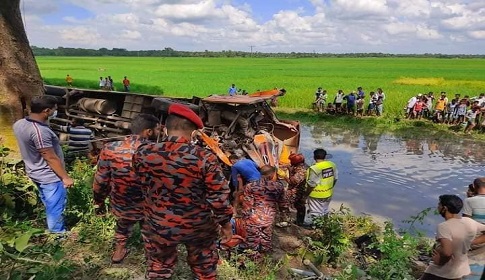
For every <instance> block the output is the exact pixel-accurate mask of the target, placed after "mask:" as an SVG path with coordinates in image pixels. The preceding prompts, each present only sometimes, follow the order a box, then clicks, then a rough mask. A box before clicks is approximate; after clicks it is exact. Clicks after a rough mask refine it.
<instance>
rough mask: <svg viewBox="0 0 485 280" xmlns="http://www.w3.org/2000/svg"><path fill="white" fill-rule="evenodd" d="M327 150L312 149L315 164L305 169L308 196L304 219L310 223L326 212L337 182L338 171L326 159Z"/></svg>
mask: <svg viewBox="0 0 485 280" xmlns="http://www.w3.org/2000/svg"><path fill="white" fill-rule="evenodd" d="M326 157H327V151H325V150H324V149H316V150H315V151H313V159H314V160H315V164H314V165H312V166H310V168H308V170H307V176H306V184H307V189H306V194H305V195H306V196H308V200H307V202H308V209H307V213H308V215H307V217H306V219H307V220H308V219H311V223H313V221H314V220H315V219H316V218H318V217H322V216H324V215H326V214H327V213H328V207H329V205H330V201H331V200H332V195H333V188H334V187H335V184H336V183H337V179H338V171H337V166H336V165H335V163H333V162H331V161H329V160H326Z"/></svg>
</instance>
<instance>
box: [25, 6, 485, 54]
mask: <svg viewBox="0 0 485 280" xmlns="http://www.w3.org/2000/svg"><path fill="white" fill-rule="evenodd" d="M24 1H25V6H26V8H25V14H24V17H25V19H26V27H27V28H26V29H27V34H28V36H29V40H30V42H31V44H32V45H37V46H47V47H57V46H66V47H68V46H69V47H76V46H79V47H93V48H101V47H108V48H112V47H116V48H128V49H159V48H161V47H172V48H174V49H176V50H177V49H178V50H204V49H208V50H223V49H226V50H229V49H230V50H247V46H249V45H252V46H256V49H257V51H261V52H265V51H281V52H292V51H296V52H299V51H301V52H305V51H308V52H311V51H314V50H315V51H317V52H375V51H380V52H392V53H400V52H405V53H409V52H411V53H414V52H418V53H419V52H422V51H424V50H426V52H445V53H446V52H447V53H477V52H481V53H483V52H484V51H485V48H483V47H482V48H480V47H477V46H478V45H480V44H483V40H484V37H485V35H484V33H485V31H483V30H485V1H483V0H467V1H466V2H464V1H463V0H407V1H402V0H333V1H329V0H310V1H309V2H310V5H311V7H312V8H310V9H307V8H305V10H303V8H301V7H300V6H299V5H301V3H300V4H299V1H285V5H284V6H283V5H282V4H281V3H279V1H270V2H271V3H270V2H266V3H265V5H275V6H276V7H274V9H272V10H273V11H274V13H273V14H264V11H260V10H258V11H255V7H256V6H253V5H252V4H251V3H252V2H254V1H260V0H246V2H245V3H244V4H241V5H240V6H236V5H234V4H232V3H233V1H230V0H202V1H201V0H83V1H78V0H48V1H34V0H24ZM66 3H69V5H74V6H79V7H82V8H83V9H85V10H84V11H86V10H87V11H88V14H87V15H86V12H83V14H82V15H80V14H76V13H75V12H73V11H72V10H73V9H71V7H72V6H70V7H69V9H68V10H69V11H70V13H69V14H66V15H65V16H63V17H62V16H59V13H60V11H64V10H66V7H65V5H66ZM288 3H290V4H288ZM291 3H294V4H291ZM27 4H28V6H27ZM63 5H64V6H63ZM278 5H281V6H278ZM289 5H290V6H289ZM291 5H294V7H292V8H291ZM56 13H57V14H56ZM53 16H57V17H58V19H57V20H51V17H53ZM140 39H143V40H140ZM427 42H430V43H429V44H428V43H427ZM451 42H453V43H451ZM433 48H434V49H433ZM430 49H431V51H430Z"/></svg>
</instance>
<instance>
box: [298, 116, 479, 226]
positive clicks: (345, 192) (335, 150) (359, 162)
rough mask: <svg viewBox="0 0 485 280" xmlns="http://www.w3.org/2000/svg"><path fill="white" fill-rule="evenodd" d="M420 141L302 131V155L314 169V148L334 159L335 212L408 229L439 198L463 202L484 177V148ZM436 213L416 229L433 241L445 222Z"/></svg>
mask: <svg viewBox="0 0 485 280" xmlns="http://www.w3.org/2000/svg"><path fill="white" fill-rule="evenodd" d="M423 133H425V131H423ZM420 138H421V139H420V140H417V139H416V138H410V137H406V136H404V137H398V136H393V135H389V134H383V135H372V134H367V135H366V134H365V133H360V132H353V131H345V130H339V129H328V128H326V127H325V126H323V125H318V124H315V125H310V126H308V125H304V126H302V134H301V144H300V151H301V152H302V153H303V154H304V155H305V158H306V162H307V163H308V164H313V158H312V157H313V150H314V149H315V148H320V147H323V148H325V149H326V150H327V152H328V153H330V154H331V155H332V159H331V160H332V161H333V162H335V163H336V164H337V168H338V170H339V180H338V183H337V185H336V189H335V191H334V197H333V201H332V203H331V207H332V208H338V207H339V206H340V204H341V203H343V204H344V205H345V206H347V207H350V208H351V209H352V211H353V213H355V214H362V213H365V214H369V215H372V216H374V217H376V218H378V219H380V220H382V219H384V220H389V219H391V220H392V221H393V222H394V224H395V226H396V227H397V228H402V229H407V228H409V224H407V223H404V222H403V220H406V219H409V218H410V217H411V216H412V215H416V214H418V213H419V212H420V211H422V210H423V209H425V208H427V207H436V205H437V203H438V202H437V201H438V196H439V195H441V194H456V195H459V196H460V197H461V198H465V197H466V194H465V192H466V189H467V186H468V184H470V183H471V182H472V181H473V179H475V178H476V177H479V176H484V175H485V174H484V172H483V168H484V166H485V144H484V143H479V142H475V141H471V140H467V139H463V140H456V139H454V140H451V139H450V140H442V139H440V140H439V142H438V141H437V140H433V139H426V137H425V135H424V137H423V136H421V137H420ZM433 212H434V211H432V212H431V213H429V215H427V216H426V218H425V219H424V221H423V222H424V223H423V224H422V225H421V224H418V225H417V227H418V228H419V230H421V231H424V232H425V233H426V234H427V235H429V236H433V235H434V233H435V228H436V225H437V224H438V223H439V222H442V221H443V219H442V218H441V217H440V216H439V215H435V214H434V213H433Z"/></svg>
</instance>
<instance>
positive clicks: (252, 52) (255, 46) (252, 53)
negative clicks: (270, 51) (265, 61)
mask: <svg viewBox="0 0 485 280" xmlns="http://www.w3.org/2000/svg"><path fill="white" fill-rule="evenodd" d="M254 47H256V46H249V48H251V57H252V56H253V48H254Z"/></svg>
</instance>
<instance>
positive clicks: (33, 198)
mask: <svg viewBox="0 0 485 280" xmlns="http://www.w3.org/2000/svg"><path fill="white" fill-rule="evenodd" d="M27 202H28V203H29V204H30V205H32V206H33V205H36V204H37V197H36V196H33V195H29V197H28V198H27Z"/></svg>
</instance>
